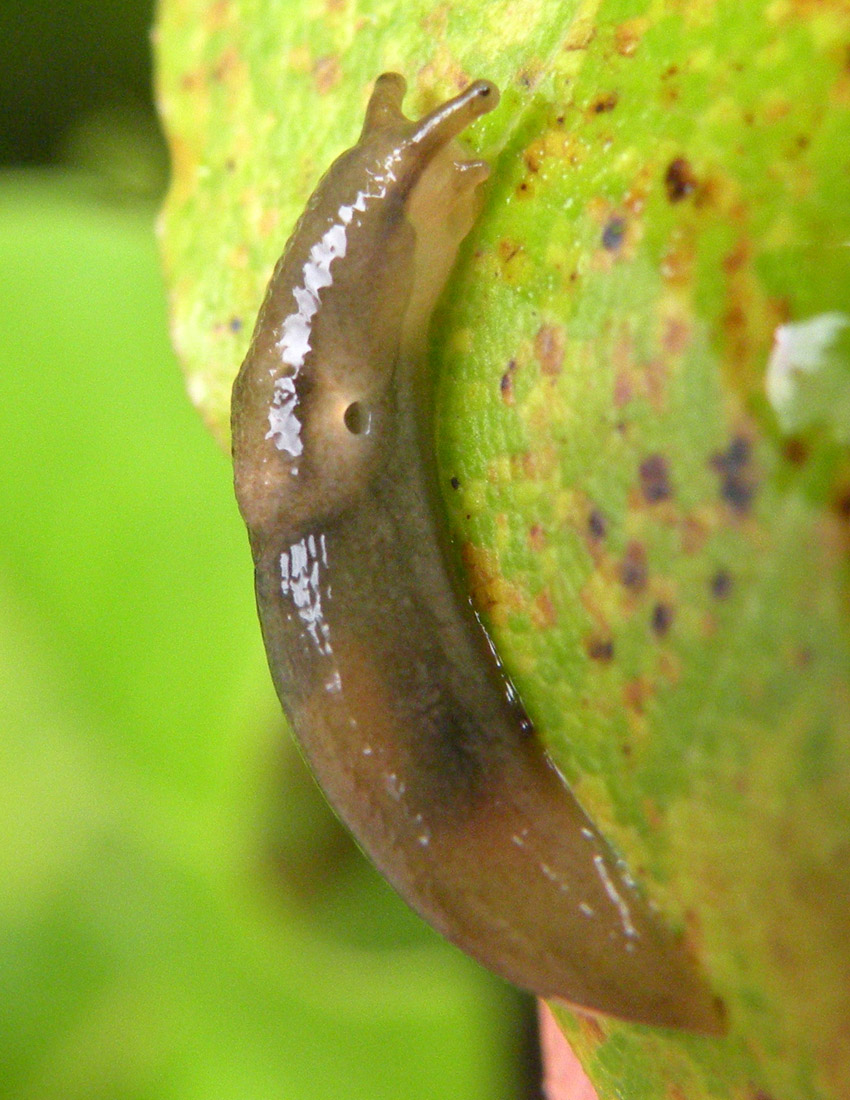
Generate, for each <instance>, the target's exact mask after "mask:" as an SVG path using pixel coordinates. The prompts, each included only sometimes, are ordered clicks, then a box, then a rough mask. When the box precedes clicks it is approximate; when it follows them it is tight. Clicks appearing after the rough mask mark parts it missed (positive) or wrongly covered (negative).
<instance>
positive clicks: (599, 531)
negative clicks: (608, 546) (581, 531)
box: [587, 508, 608, 542]
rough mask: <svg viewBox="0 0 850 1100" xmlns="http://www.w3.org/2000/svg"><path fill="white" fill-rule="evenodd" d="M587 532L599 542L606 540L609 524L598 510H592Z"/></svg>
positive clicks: (588, 519)
mask: <svg viewBox="0 0 850 1100" xmlns="http://www.w3.org/2000/svg"><path fill="white" fill-rule="evenodd" d="M587 530H588V532H589V534H590V537H591V538H592V539H594V540H595V541H597V542H598V541H599V540H600V539H604V538H605V535H606V534H607V532H608V523H607V521H606V519H605V516H604V515H603V514H602V512H600V511H599V509H598V508H593V509H591V512H590V515H589V516H588V517H587Z"/></svg>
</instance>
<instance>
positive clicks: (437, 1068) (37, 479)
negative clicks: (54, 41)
mask: <svg viewBox="0 0 850 1100" xmlns="http://www.w3.org/2000/svg"><path fill="white" fill-rule="evenodd" d="M0 299H2V302H3V318H2V322H0V327H2V340H0V362H1V363H2V369H0V439H2V441H3V446H2V448H0V531H2V538H0V834H2V837H3V844H2V845H0V883H2V889H0V989H2V991H3V995H2V998H1V999H0V1066H2V1071H0V1092H2V1095H3V1096H4V1097H9V1098H10V1100H12V1098H14V1100H77V1098H79V1100H83V1098H84V1100H92V1098H103V1100H124V1098H126V1100H170V1098H174V1100H176V1098H178V1097H179V1098H180V1100H195V1098H197V1100H219V1098H220V1100H245V1098H246V1097H250V1098H251V1100H265V1098H268V1100H280V1098H281V1097H286V1098H292V1100H300V1098H302V1097H310V1098H311V1100H323V1098H328V1100H331V1098H333V1100H336V1098H338V1097H340V1096H345V1097H351V1098H355V1100H357V1098H361V1097H362V1098H364V1100H365V1098H367V1097H368V1098H369V1100H375V1098H376V1097H380V1096H387V1097H396V1096H405V1097H414V1098H419V1100H435V1098H442V1097H445V1098H446V1100H448V1098H449V1097H451V1098H454V1097H458V1096H464V1097H473V1098H476V1100H478V1098H480V1100H499V1098H501V1097H504V1096H506V1095H513V1094H514V1092H515V1087H516V1086H515V1074H516V1072H517V1071H516V1046H517V1042H518V1036H517V1035H516V1033H515V1024H514V1023H512V1022H511V1021H512V1017H511V1015H510V1013H509V1012H507V1011H506V1007H505V1006H506V1003H511V1004H513V1003H514V1001H513V999H512V998H511V999H510V1001H509V1002H507V1001H506V998H508V997H509V996H510V991H507V990H505V989H503V988H502V987H500V986H499V984H498V983H496V982H495V981H494V980H491V979H490V978H489V976H488V975H486V974H485V973H484V972H483V971H481V970H480V968H477V967H475V966H474V965H473V964H471V963H470V962H468V960H466V959H465V958H464V957H463V956H462V955H461V954H460V953H459V952H457V951H454V950H453V949H451V948H449V947H447V946H446V945H445V944H443V943H442V942H441V941H440V940H439V938H438V937H437V936H436V935H435V934H433V933H431V932H430V930H428V929H427V928H425V927H424V925H422V924H421V922H418V921H417V920H416V919H415V918H413V917H411V916H410V915H409V913H408V911H407V910H406V909H405V908H404V907H403V906H402V904H401V902H400V901H398V899H396V898H395V896H394V895H392V893H391V892H390V891H389V889H388V888H387V887H386V886H385V884H383V883H382V882H380V880H378V879H377V876H375V875H366V874H364V873H362V872H360V871H358V870H357V866H362V864H360V865H354V864H353V863H352V861H351V860H345V861H343V863H342V867H341V869H339V868H338V864H339V861H338V860H334V861H332V862H331V865H330V872H331V875H330V877H329V875H328V874H326V875H325V882H324V884H323V886H322V892H321V895H320V896H317V897H313V898H305V896H304V890H305V889H306V890H307V891H309V890H310V889H311V888H312V889H313V890H314V892H315V889H316V888H315V884H314V883H312V882H311V880H310V879H309V878H308V877H306V876H304V875H302V876H301V877H300V879H299V878H298V876H297V875H295V874H294V873H293V872H292V871H291V868H293V867H294V868H295V869H296V870H297V868H298V866H299V861H300V864H301V865H303V864H306V863H307V861H308V860H309V859H312V858H313V857H314V855H315V853H316V851H317V850H320V845H321V842H322V838H323V837H326V835H327V833H328V827H327V824H326V821H325V819H324V818H323V817H322V816H321V815H320V814H318V813H317V811H316V809H315V805H316V804H315V802H312V803H311V801H310V799H309V797H308V796H307V795H306V794H304V793H303V784H302V780H301V779H300V773H298V772H297V771H296V769H295V765H294V763H291V762H289V763H287V764H286V766H283V765H282V762H281V755H282V753H283V752H284V750H283V748H282V747H281V744H282V737H283V731H282V729H281V723H280V719H279V717H278V708H277V703H276V701H275V700H274V699H273V696H272V692H271V689H270V687H269V686H268V683H267V680H268V677H267V671H266V669H265V659H264V657H263V655H262V652H261V647H260V642H259V637H258V634H257V629H256V621H255V616H254V611H253V606H252V594H251V575H250V574H251V570H250V555H249V553H248V549H247V544H246V540H245V536H244V532H243V530H242V526H241V522H240V521H239V518H238V515H237V513H236V508H235V504H234V503H233V500H232V492H231V487H230V473H229V464H228V462H227V459H226V457H225V456H224V455H223V454H221V453H220V452H219V451H218V450H217V449H216V447H215V445H214V443H213V441H212V440H211V439H210V438H209V436H208V434H207V433H206V432H205V431H204V429H203V426H202V425H201V423H200V422H199V420H198V418H197V417H196V416H195V415H194V412H193V410H192V409H191V407H190V406H189V404H188V402H187V401H186V400H185V394H184V392H183V388H182V385H181V380H180V376H179V373H178V371H177V369H176V365H175V363H174V360H173V355H172V353H171V351H170V349H169V347H168V341H167V335H166V326H165V313H164V308H163V301H162V289H161V284H160V279H159V275H158V270H157V260H156V256H155V248H154V241H153V235H152V232H151V217H150V215H149V214H139V213H137V212H134V211H133V210H132V209H127V208H124V209H122V210H120V211H116V210H111V209H108V208H104V207H102V206H100V205H99V204H97V203H96V202H94V201H93V200H92V198H91V192H90V189H89V186H88V184H82V183H79V182H77V181H75V180H74V179H73V178H68V177H63V178H61V179H59V180H53V181H45V180H41V179H39V178H38V177H35V176H32V175H19V176H12V177H6V178H0ZM290 751H291V750H290ZM299 791H301V792H302V793H300V794H299V795H298V798H299V803H298V804H299V805H300V807H301V808H302V813H303V815H304V817H305V819H307V820H313V821H315V823H316V824H315V827H314V828H308V827H306V826H304V829H303V832H302V833H301V834H300V835H297V834H296V835H289V836H288V837H286V838H281V837H278V836H273V835H272V834H273V831H274V830H273V827H272V824H271V823H270V821H269V820H268V818H269V817H270V816H271V815H273V814H276V813H277V812H278V811H277V807H278V803H279V802H283V803H286V801H287V795H288V794H289V793H290V792H291V793H292V794H293V797H294V795H295V794H296V793H297V792H299ZM281 852H283V853H284V855H285V856H286V865H285V866H284V867H283V868H282V869H279V868H278V867H276V866H275V865H274V862H273V856H274V854H275V853H278V854H279V853H281ZM340 899H344V904H345V906H346V914H347V921H348V924H349V925H350V926H352V925H353V926H354V927H351V928H346V929H345V930H344V931H343V929H342V927H341V921H340V920H339V919H338V918H337V917H336V915H335V913H334V908H335V907H339V906H341V905H342V904H343V901H341V900H340ZM313 910H318V911H320V912H321V913H324V914H326V915H325V916H324V917H323V919H322V920H320V921H317V920H314V919H313V918H312V911H313Z"/></svg>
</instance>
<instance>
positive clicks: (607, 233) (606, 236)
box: [602, 217, 626, 252]
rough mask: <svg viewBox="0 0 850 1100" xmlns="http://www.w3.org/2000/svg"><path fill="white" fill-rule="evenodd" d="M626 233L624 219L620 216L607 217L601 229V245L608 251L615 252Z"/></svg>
mask: <svg viewBox="0 0 850 1100" xmlns="http://www.w3.org/2000/svg"><path fill="white" fill-rule="evenodd" d="M625 235H626V219H625V218H621V217H613V218H609V219H608V222H607V223H606V225H605V228H604V229H603V230H602V247H603V248H606V249H607V250H608V251H609V252H616V251H617V250H618V249H619V247H620V245H621V244H622V243H623V237H624V236H625Z"/></svg>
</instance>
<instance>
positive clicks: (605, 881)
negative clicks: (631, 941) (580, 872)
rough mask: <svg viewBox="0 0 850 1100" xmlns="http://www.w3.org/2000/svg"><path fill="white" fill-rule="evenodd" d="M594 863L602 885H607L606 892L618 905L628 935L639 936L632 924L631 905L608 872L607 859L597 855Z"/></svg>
mask: <svg viewBox="0 0 850 1100" xmlns="http://www.w3.org/2000/svg"><path fill="white" fill-rule="evenodd" d="M593 864H594V866H595V867H596V873H597V874H598V875H599V877H600V879H601V880H602V885H603V886H604V887H605V893H606V894H607V895H608V897H609V898H610V899H611V901H613V903H614V904H615V905H616V906H617V909H618V911H619V913H620V923H621V924H622V926H623V931H624V932H625V934H626V935H627V936H631V937H635V936H637V934H638V932H637V929H636V928H635V926H634V925H633V924H632V917H631V913H630V912H629V907H628V905H626V903H625V902H624V901H623V899H622V897H621V896H620V893H619V891H618V890H617V887H616V886H615V885H614V882H613V880H612V879H611V876H610V875H609V874H608V868H607V867H606V866H605V860H604V859H603V858H602V856H600V855H595V856H594V857H593Z"/></svg>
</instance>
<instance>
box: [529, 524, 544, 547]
mask: <svg viewBox="0 0 850 1100" xmlns="http://www.w3.org/2000/svg"><path fill="white" fill-rule="evenodd" d="M528 545H529V546H530V547H531V549H532V550H534V551H535V552H537V553H539V552H540V551H541V550H542V549H543V548H544V546H545V545H546V532H545V531H544V530H543V528H542V527H541V526H540V524H539V523H533V524H532V525H531V527H529V529H528Z"/></svg>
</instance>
